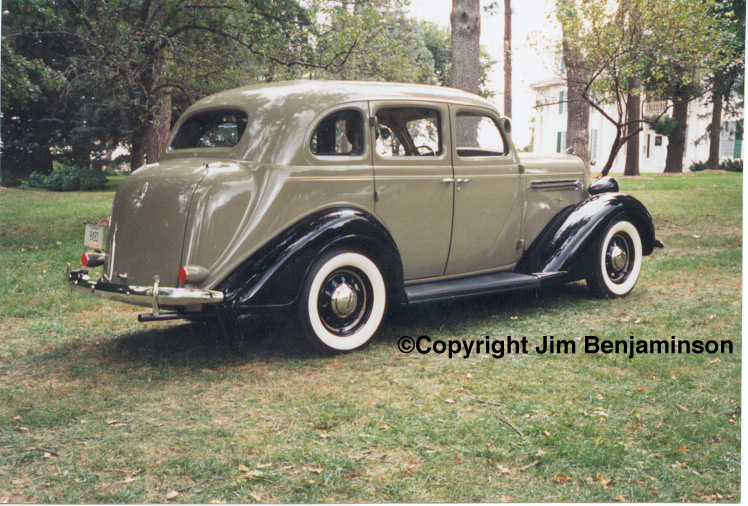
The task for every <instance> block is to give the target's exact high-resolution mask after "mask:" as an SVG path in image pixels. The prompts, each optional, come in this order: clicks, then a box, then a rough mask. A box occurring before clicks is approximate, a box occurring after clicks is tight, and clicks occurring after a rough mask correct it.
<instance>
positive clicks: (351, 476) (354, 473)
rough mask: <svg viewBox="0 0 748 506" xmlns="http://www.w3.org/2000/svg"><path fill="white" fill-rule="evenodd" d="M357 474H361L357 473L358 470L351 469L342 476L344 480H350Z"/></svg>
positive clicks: (356, 476)
mask: <svg viewBox="0 0 748 506" xmlns="http://www.w3.org/2000/svg"><path fill="white" fill-rule="evenodd" d="M359 476H361V473H359V472H358V471H351V472H349V473H345V474H344V475H343V478H345V479H346V480H352V479H353V478H358V477H359Z"/></svg>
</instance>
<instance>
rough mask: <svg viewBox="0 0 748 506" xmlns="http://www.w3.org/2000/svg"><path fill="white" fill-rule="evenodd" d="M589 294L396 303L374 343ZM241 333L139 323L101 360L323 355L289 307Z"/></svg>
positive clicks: (189, 361) (218, 360) (579, 289)
mask: <svg viewBox="0 0 748 506" xmlns="http://www.w3.org/2000/svg"><path fill="white" fill-rule="evenodd" d="M588 297H589V295H588V292H587V289H586V288H585V287H584V285H583V284H580V283H574V284H570V285H565V286H561V287H557V288H551V289H547V290H544V291H542V292H535V291H528V292H518V293H512V294H507V295H504V296H500V297H497V296H480V297H470V298H464V299H459V300H455V301H447V302H437V303H428V304H419V305H415V306H408V307H396V308H392V309H391V310H390V314H389V316H388V318H387V320H386V322H385V324H384V325H383V327H382V328H381V329H380V332H379V334H380V335H379V337H378V338H375V342H376V341H377V340H379V341H385V342H389V341H390V340H394V339H396V338H397V337H399V336H402V335H409V334H413V333H419V332H420V333H426V334H427V333H429V332H431V333H432V334H433V333H436V332H438V331H439V329H440V328H445V327H446V328H450V327H457V326H460V327H461V326H470V325H474V324H476V322H479V321H481V320H484V319H487V318H490V317H491V316H492V315H497V314H498V315H503V316H504V317H506V318H509V316H510V315H514V314H522V313H525V314H527V313H533V312H534V311H544V310H547V309H548V308H552V307H555V306H557V305H566V306H568V307H569V310H573V309H574V306H575V303H576V302H580V301H584V300H586V299H588ZM245 333H246V335H247V336H248V340H247V341H246V342H245V343H244V345H243V346H242V347H241V348H237V346H236V345H234V344H232V343H230V342H227V341H225V340H224V339H223V338H222V337H221V334H220V332H219V330H218V327H217V325H214V326H212V327H209V328H207V329H206V328H196V327H194V326H193V325H192V324H191V323H189V322H183V323H179V322H175V323H173V324H171V325H169V326H160V327H156V328H154V327H151V328H148V327H139V328H138V329H137V330H134V331H130V332H128V333H125V334H121V335H119V336H117V337H115V338H113V339H111V340H110V342H109V345H108V346H106V347H105V349H104V350H101V351H102V352H103V354H104V357H103V358H105V359H109V360H112V361H118V362H119V361H126V362H140V361H147V362H149V361H158V362H166V363H168V364H171V365H173V366H176V367H180V366H184V367H194V366H196V365H197V364H199V365H200V366H201V367H207V366H210V365H218V364H221V365H232V364H236V365H242V364H246V363H247V362H251V361H254V360H272V359H324V358H326V357H327V355H324V354H322V353H319V352H317V351H316V350H314V349H313V348H312V347H311V346H309V345H308V344H307V343H305V342H304V340H303V338H302V336H301V334H300V330H299V328H298V324H297V323H296V319H295V317H294V315H293V314H292V312H291V311H287V312H273V313H270V314H259V315H258V316H256V317H250V318H249V319H248V320H247V321H246V322H245ZM390 336H392V337H390ZM359 353H366V351H365V350H364V351H361V352H359Z"/></svg>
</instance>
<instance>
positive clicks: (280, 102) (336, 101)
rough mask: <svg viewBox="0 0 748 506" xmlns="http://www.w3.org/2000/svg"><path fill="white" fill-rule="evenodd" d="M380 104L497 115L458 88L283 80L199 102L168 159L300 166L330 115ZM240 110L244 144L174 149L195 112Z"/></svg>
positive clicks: (181, 121) (187, 115) (189, 112)
mask: <svg viewBox="0 0 748 506" xmlns="http://www.w3.org/2000/svg"><path fill="white" fill-rule="evenodd" d="M370 100H381V101H398V100H403V101H421V100H422V101H430V102H443V103H445V102H446V103H452V104H459V105H466V106H477V107H483V108H488V109H490V110H493V111H496V108H495V107H494V106H493V105H491V103H490V102H488V101H487V100H485V99H483V98H481V97H479V96H477V95H473V94H471V93H467V92H464V91H461V90H457V89H454V88H446V87H441V86H429V85H423V84H404V83H382V82H369V81H317V80H304V81H283V82H277V83H268V84H256V85H253V86H245V87H242V88H234V89H232V90H227V91H222V92H220V93H216V94H214V95H210V96H208V97H205V98H203V99H202V100H199V101H198V102H196V103H195V104H193V105H192V106H191V107H190V108H189V109H187V111H185V112H184V114H182V116H181V117H180V118H179V119H178V120H177V123H176V125H175V128H174V129H173V131H172V134H171V137H170V139H169V141H168V143H167V148H166V150H165V152H164V154H163V156H165V157H167V158H184V157H193V156H198V155H199V156H205V157H215V158H220V157H222V158H232V159H235V160H244V161H248V162H256V163H265V164H271V165H289V164H293V163H301V162H299V160H302V159H303V157H304V156H305V155H304V153H305V150H308V139H306V138H305V136H306V135H307V133H308V132H309V129H310V127H311V126H312V125H313V124H314V122H315V121H316V119H318V117H319V115H320V114H322V113H324V112H325V111H327V110H329V109H332V108H334V107H336V106H340V105H343V104H347V103H351V104H354V103H358V107H361V108H363V109H366V106H363V104H362V103H364V102H366V101H370ZM224 108H241V109H244V110H245V111H247V116H248V120H247V126H246V128H245V133H244V135H243V136H242V139H241V140H240V141H239V143H238V144H237V145H236V146H234V147H233V148H231V149H230V150H228V151H227V150H226V149H209V150H206V149H203V150H189V149H186V150H173V149H171V148H170V147H169V146H171V143H172V142H173V141H174V136H175V135H176V132H178V131H179V129H180V128H181V125H182V124H184V122H185V121H186V120H187V119H188V118H190V117H191V116H193V115H194V114H196V113H200V112H202V111H207V110H211V109H224Z"/></svg>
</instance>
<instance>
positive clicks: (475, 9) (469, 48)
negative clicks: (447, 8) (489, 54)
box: [450, 0, 480, 95]
mask: <svg viewBox="0 0 748 506" xmlns="http://www.w3.org/2000/svg"><path fill="white" fill-rule="evenodd" d="M450 22H451V25H452V86H453V87H455V88H459V89H461V90H464V91H467V92H469V93H475V94H476V95H477V94H478V93H479V91H480V0H452V13H451V15H450Z"/></svg>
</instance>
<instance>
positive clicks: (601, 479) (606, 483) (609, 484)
mask: <svg viewBox="0 0 748 506" xmlns="http://www.w3.org/2000/svg"><path fill="white" fill-rule="evenodd" d="M595 478H597V481H599V482H600V485H602V486H603V488H611V487H612V486H613V480H612V479H611V480H606V479H605V478H604V477H603V475H602V474H600V473H597V474H596V475H595Z"/></svg>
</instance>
